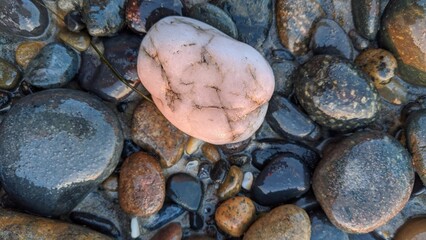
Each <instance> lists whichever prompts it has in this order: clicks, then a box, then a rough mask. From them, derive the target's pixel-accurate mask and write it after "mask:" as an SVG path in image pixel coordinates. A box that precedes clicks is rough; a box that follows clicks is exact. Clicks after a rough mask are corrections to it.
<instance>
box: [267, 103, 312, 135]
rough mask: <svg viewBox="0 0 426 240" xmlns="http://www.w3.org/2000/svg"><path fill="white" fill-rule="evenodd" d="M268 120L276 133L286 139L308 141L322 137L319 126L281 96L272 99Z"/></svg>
mask: <svg viewBox="0 0 426 240" xmlns="http://www.w3.org/2000/svg"><path fill="white" fill-rule="evenodd" d="M266 120H267V121H268V123H269V124H270V126H271V127H272V129H273V130H274V131H276V132H277V133H279V134H282V135H283V136H285V137H290V138H296V139H303V140H308V141H314V140H317V139H318V138H319V137H320V129H319V126H318V125H317V124H316V123H315V122H313V121H312V120H311V119H310V118H308V117H307V116H306V115H305V114H304V113H302V112H301V111H300V110H299V109H297V107H296V106H295V105H294V104H293V103H291V102H290V101H289V100H288V99H286V98H284V97H281V96H279V95H275V96H273V97H272V99H271V101H270V104H269V108H268V112H267V114H266Z"/></svg>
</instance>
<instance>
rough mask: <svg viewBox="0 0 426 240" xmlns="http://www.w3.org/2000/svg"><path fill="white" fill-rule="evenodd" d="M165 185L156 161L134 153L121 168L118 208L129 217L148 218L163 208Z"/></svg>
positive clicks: (145, 154)
mask: <svg viewBox="0 0 426 240" xmlns="http://www.w3.org/2000/svg"><path fill="white" fill-rule="evenodd" d="M165 185H166V183H165V179H164V176H163V173H162V170H161V167H160V164H159V163H158V161H157V160H156V159H155V158H153V157H152V156H150V155H148V154H147V153H144V152H138V153H134V154H132V155H131V156H130V157H129V158H127V159H126V160H125V161H124V163H123V165H122V166H121V170H120V178H119V184H118V191H119V192H118V194H119V200H120V206H121V208H122V209H123V210H124V211H125V212H127V213H129V214H131V215H134V216H141V217H148V216H150V215H152V214H154V213H156V212H158V211H159V210H160V209H161V207H162V206H163V203H164V199H165V188H166V186H165Z"/></svg>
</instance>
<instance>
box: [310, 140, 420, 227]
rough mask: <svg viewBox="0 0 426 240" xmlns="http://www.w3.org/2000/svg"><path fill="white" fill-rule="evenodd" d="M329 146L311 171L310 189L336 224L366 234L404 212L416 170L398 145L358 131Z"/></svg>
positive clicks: (405, 152) (392, 141)
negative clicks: (312, 173) (313, 171)
mask: <svg viewBox="0 0 426 240" xmlns="http://www.w3.org/2000/svg"><path fill="white" fill-rule="evenodd" d="M329 147H330V150H328V151H326V152H325V154H324V156H323V159H322V160H321V161H320V163H319V165H318V167H317V168H316V169H315V173H314V176H313V181H312V187H313V190H314V192H315V196H316V197H317V199H318V201H319V202H320V204H321V207H322V208H323V209H324V211H325V213H326V214H327V216H328V217H329V219H330V221H331V222H332V223H333V224H334V225H336V226H337V227H339V228H340V229H342V230H344V231H346V232H350V233H367V232H370V231H372V230H374V229H375V228H378V227H380V226H382V225H384V224H385V223H386V222H387V221H389V220H390V219H391V218H392V217H394V216H395V215H396V214H397V213H398V212H399V211H400V210H401V209H402V208H403V207H404V205H405V204H406V203H407V201H408V199H409V197H410V194H411V190H412V187H413V183H414V171H413V168H412V166H411V159H410V156H409V154H408V152H407V151H406V150H405V149H404V148H403V147H402V145H401V144H400V143H399V142H397V141H396V140H395V139H393V138H391V137H390V136H388V135H385V134H383V133H380V132H358V133H355V134H353V135H351V136H349V137H347V138H345V139H344V140H342V141H340V142H339V144H338V145H331V146H329ZM363 149H369V151H365V150H363Z"/></svg>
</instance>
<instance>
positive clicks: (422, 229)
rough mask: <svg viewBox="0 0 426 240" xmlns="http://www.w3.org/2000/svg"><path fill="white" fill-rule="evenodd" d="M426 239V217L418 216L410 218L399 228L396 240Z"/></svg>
mask: <svg viewBox="0 0 426 240" xmlns="http://www.w3.org/2000/svg"><path fill="white" fill-rule="evenodd" d="M424 239H426V218H425V217H417V218H413V219H410V220H408V221H407V222H406V223H404V225H402V227H400V228H399V229H398V232H397V233H396V235H395V240H424Z"/></svg>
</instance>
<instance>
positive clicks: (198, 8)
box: [188, 3, 238, 39]
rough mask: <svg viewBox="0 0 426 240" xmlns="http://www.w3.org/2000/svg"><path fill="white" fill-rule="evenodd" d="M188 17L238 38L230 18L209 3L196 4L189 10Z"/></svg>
mask: <svg viewBox="0 0 426 240" xmlns="http://www.w3.org/2000/svg"><path fill="white" fill-rule="evenodd" d="M188 14H189V17H191V18H195V19H197V20H200V21H202V22H205V23H207V24H209V25H211V26H213V27H215V28H217V29H219V30H220V31H222V32H224V33H225V34H227V35H229V36H230V37H232V38H235V39H237V38H238V30H237V26H236V25H235V23H234V22H233V21H232V19H231V17H230V16H229V15H228V14H226V13H225V12H224V11H223V10H222V9H221V8H219V7H216V6H215V5H213V4H210V3H202V4H196V5H194V6H193V7H191V9H190V10H189V13H188Z"/></svg>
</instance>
